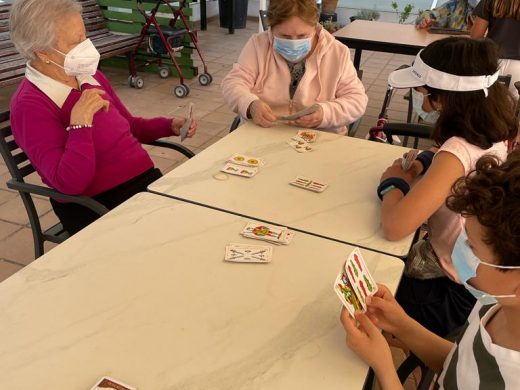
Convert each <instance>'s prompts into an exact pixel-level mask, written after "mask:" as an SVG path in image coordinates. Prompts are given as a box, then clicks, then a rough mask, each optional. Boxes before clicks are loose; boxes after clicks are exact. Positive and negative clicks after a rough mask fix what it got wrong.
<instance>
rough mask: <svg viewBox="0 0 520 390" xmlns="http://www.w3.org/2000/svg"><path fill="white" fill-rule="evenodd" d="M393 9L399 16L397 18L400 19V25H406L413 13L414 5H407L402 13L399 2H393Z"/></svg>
mask: <svg viewBox="0 0 520 390" xmlns="http://www.w3.org/2000/svg"><path fill="white" fill-rule="evenodd" d="M392 8H393V9H394V11H395V13H396V14H397V17H398V19H399V24H404V23H405V22H406V21H407V20H408V18H409V17H410V14H411V13H412V10H413V9H414V6H413V5H412V4H406V5H405V6H404V8H403V10H402V11H400V10H399V4H397V2H395V1H392Z"/></svg>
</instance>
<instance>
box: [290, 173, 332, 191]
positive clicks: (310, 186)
mask: <svg viewBox="0 0 520 390" xmlns="http://www.w3.org/2000/svg"><path fill="white" fill-rule="evenodd" d="M289 184H291V185H293V186H296V187H300V188H303V189H306V190H309V191H314V192H323V191H325V189H326V188H327V187H328V186H329V185H328V184H325V183H320V182H317V181H315V180H312V179H309V178H308V177H303V176H296V178H295V179H293V180H292V181H290V182H289Z"/></svg>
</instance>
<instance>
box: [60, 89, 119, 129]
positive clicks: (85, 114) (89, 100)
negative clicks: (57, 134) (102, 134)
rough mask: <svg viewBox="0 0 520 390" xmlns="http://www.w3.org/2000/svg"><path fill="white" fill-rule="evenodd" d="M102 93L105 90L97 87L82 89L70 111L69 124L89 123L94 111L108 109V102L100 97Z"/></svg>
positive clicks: (92, 118)
mask: <svg viewBox="0 0 520 390" xmlns="http://www.w3.org/2000/svg"><path fill="white" fill-rule="evenodd" d="M104 94H105V91H103V90H102V89H99V88H92V89H87V90H85V91H83V92H82V93H81V96H80V98H79V99H78V101H77V102H76V104H75V105H74V107H72V111H71V112H70V124H71V125H91V124H92V121H93V120H94V114H95V113H96V112H98V111H99V110H101V109H104V110H105V111H108V108H109V106H110V103H109V102H108V101H107V100H105V99H103V98H102V97H101V96H102V95H104Z"/></svg>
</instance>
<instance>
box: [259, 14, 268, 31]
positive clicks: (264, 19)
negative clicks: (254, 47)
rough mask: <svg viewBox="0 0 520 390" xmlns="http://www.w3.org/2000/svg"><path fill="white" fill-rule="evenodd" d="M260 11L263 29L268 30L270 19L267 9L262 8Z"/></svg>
mask: <svg viewBox="0 0 520 390" xmlns="http://www.w3.org/2000/svg"><path fill="white" fill-rule="evenodd" d="M258 13H259V14H260V22H261V23H262V30H263V31H267V29H268V28H269V21H268V19H267V11H265V10H263V9H261V10H260V11H258Z"/></svg>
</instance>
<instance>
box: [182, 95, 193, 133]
mask: <svg viewBox="0 0 520 390" xmlns="http://www.w3.org/2000/svg"><path fill="white" fill-rule="evenodd" d="M191 122H193V103H191V102H190V104H189V105H188V115H187V119H186V122H184V124H183V125H182V127H181V129H180V136H181V142H182V141H184V140H185V139H186V137H187V136H188V130H189V129H190V126H191Z"/></svg>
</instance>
